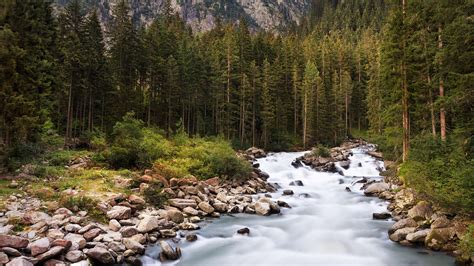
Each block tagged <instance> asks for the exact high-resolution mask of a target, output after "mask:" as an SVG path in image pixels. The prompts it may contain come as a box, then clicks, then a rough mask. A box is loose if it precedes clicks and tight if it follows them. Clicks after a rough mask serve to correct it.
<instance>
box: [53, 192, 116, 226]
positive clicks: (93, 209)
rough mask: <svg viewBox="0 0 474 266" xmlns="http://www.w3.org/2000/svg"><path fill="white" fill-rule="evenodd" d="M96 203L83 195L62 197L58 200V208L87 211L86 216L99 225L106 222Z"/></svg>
mask: <svg viewBox="0 0 474 266" xmlns="http://www.w3.org/2000/svg"><path fill="white" fill-rule="evenodd" d="M97 204H98V201H97V200H95V199H93V198H91V197H88V196H84V195H78V196H69V195H68V196H62V197H61V198H60V199H59V206H62V207H65V208H67V209H70V210H84V211H87V213H88V216H89V217H90V218H92V219H93V220H95V221H97V222H101V223H106V222H108V219H107V217H106V216H105V213H103V212H102V211H100V210H99V209H98V208H97Z"/></svg>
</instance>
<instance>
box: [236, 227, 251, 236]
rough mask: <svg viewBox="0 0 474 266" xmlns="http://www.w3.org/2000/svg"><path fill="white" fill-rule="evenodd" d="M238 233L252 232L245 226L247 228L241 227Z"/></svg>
mask: <svg viewBox="0 0 474 266" xmlns="http://www.w3.org/2000/svg"><path fill="white" fill-rule="evenodd" d="M237 234H240V235H249V234H250V229H249V228H247V227H245V228H241V229H239V230H237Z"/></svg>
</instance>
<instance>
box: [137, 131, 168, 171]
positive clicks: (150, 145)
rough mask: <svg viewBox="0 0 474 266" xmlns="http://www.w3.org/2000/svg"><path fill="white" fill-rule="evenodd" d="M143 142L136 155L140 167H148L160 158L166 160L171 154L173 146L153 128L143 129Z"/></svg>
mask: <svg viewBox="0 0 474 266" xmlns="http://www.w3.org/2000/svg"><path fill="white" fill-rule="evenodd" d="M143 136H144V137H143V141H142V142H141V143H140V152H139V154H138V159H139V164H140V166H141V167H150V166H152V165H153V163H154V162H155V161H156V160H158V159H160V158H168V157H169V156H170V155H171V154H172V152H173V149H174V147H173V145H172V144H171V142H170V141H169V140H167V139H166V138H165V137H164V136H163V133H162V132H160V131H159V130H157V129H154V128H146V129H143Z"/></svg>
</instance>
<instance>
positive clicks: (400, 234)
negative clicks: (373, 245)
mask: <svg viewBox="0 0 474 266" xmlns="http://www.w3.org/2000/svg"><path fill="white" fill-rule="evenodd" d="M415 230H416V228H415V227H405V228H401V229H398V230H397V231H395V232H394V233H393V234H391V235H390V237H389V238H390V240H392V241H395V242H400V241H402V240H405V238H406V236H407V235H408V234H410V233H413V232H415Z"/></svg>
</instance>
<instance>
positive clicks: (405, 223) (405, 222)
mask: <svg viewBox="0 0 474 266" xmlns="http://www.w3.org/2000/svg"><path fill="white" fill-rule="evenodd" d="M417 226H418V225H417V223H416V222H415V220H413V219H411V218H406V219H402V220H399V221H398V222H396V223H394V224H393V225H392V227H391V228H390V229H389V231H388V233H389V234H393V233H394V232H395V231H397V230H398V229H401V228H405V227H417Z"/></svg>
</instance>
